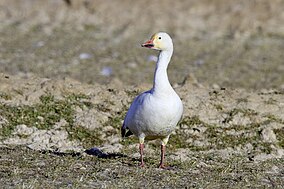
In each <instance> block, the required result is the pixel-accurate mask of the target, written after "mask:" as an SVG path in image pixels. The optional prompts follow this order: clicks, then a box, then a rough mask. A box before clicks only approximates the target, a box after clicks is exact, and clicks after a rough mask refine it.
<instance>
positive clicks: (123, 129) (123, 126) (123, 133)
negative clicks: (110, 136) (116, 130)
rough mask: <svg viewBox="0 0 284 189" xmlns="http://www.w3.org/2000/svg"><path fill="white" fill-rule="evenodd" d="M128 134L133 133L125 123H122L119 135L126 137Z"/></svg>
mask: <svg viewBox="0 0 284 189" xmlns="http://www.w3.org/2000/svg"><path fill="white" fill-rule="evenodd" d="M130 135H133V133H132V132H131V131H130V130H129V129H128V128H127V127H126V126H125V124H124V123H123V125H122V127H121V136H122V137H123V138H125V137H128V136H130Z"/></svg>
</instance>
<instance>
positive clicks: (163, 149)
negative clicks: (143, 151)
mask: <svg viewBox="0 0 284 189" xmlns="http://www.w3.org/2000/svg"><path fill="white" fill-rule="evenodd" d="M165 152H166V146H165V145H161V161H160V165H159V168H162V169H165V168H166V167H165V164H164V161H165Z"/></svg>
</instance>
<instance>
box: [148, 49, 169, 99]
mask: <svg viewBox="0 0 284 189" xmlns="http://www.w3.org/2000/svg"><path fill="white" fill-rule="evenodd" d="M172 54H173V51H172V50H170V51H161V52H160V54H159V57H158V61H157V63H156V69H155V75H154V84H153V92H154V93H166V91H167V90H171V89H172V87H171V84H170V82H169V79H168V74H167V68H168V64H169V62H170V60H171V57H172Z"/></svg>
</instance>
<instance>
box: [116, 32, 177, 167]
mask: <svg viewBox="0 0 284 189" xmlns="http://www.w3.org/2000/svg"><path fill="white" fill-rule="evenodd" d="M142 47H146V48H150V49H155V50H158V51H160V53H159V58H158V61H157V63H156V70H155V76H154V84H153V88H152V89H151V90H149V91H146V92H144V93H141V94H140V95H139V96H137V97H136V98H135V99H134V101H133V103H132V104H131V106H130V108H129V110H128V112H127V114H126V117H125V119H124V123H123V126H122V128H121V134H122V136H123V137H127V136H129V135H131V134H132V133H133V134H134V135H136V136H137V137H138V138H139V143H140V144H139V150H140V158H141V163H140V166H141V167H143V166H144V161H143V149H144V139H146V140H153V139H161V140H162V144H161V161H160V165H159V167H160V168H165V165H164V158H165V150H166V144H167V142H168V140H169V137H170V134H171V133H172V132H173V131H174V129H175V127H176V125H177V123H178V121H179V120H180V119H181V116H182V113H183V105H182V102H181V100H180V98H179V96H178V95H177V93H176V92H175V91H174V89H173V88H172V86H171V84H170V82H169V80H168V75H167V67H168V64H169V62H170V60H171V57H172V54H173V42H172V39H171V37H170V36H169V35H168V34H167V33H164V32H159V33H156V34H154V35H153V36H152V37H151V39H150V40H149V41H147V42H145V43H144V44H142ZM127 129H129V131H128V132H126V131H127Z"/></svg>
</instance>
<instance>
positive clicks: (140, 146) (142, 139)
mask: <svg viewBox="0 0 284 189" xmlns="http://www.w3.org/2000/svg"><path fill="white" fill-rule="evenodd" d="M139 152H140V165H139V167H144V165H145V164H144V160H143V154H144V137H141V138H139Z"/></svg>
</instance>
